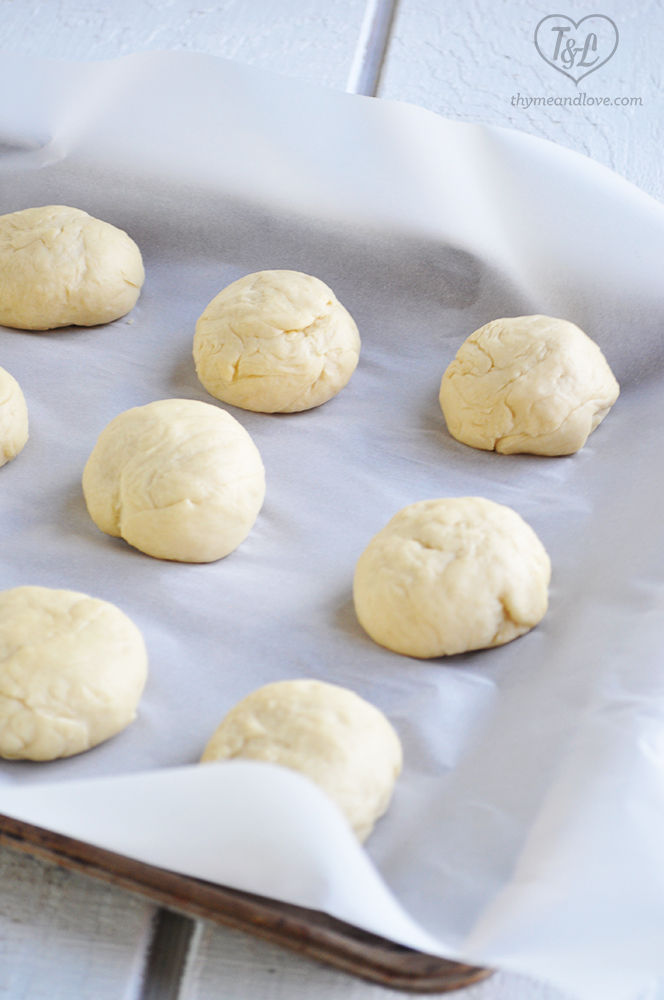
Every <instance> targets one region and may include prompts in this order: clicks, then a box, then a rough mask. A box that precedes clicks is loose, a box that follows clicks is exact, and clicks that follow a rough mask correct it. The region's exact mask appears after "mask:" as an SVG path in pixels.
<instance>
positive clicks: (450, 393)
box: [440, 316, 620, 455]
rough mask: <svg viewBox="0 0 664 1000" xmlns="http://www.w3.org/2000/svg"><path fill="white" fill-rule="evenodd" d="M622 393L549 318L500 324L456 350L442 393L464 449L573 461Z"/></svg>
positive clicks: (575, 337) (582, 340)
mask: <svg viewBox="0 0 664 1000" xmlns="http://www.w3.org/2000/svg"><path fill="white" fill-rule="evenodd" d="M619 391H620V389H619V386H618V383H617V382H616V379H615V378H614V376H613V372H612V371H611V369H610V368H609V365H608V363H607V361H606V358H605V357H604V355H603V354H602V352H601V350H600V349H599V347H598V346H597V344H595V343H594V341H592V340H591V339H590V337H588V336H586V334H585V333H583V331H582V330H580V329H579V328H578V326H575V325H574V324H573V323H568V322H567V321H566V320H562V319H553V318H551V317H549V316H517V317H515V318H511V319H498V320H494V321H493V322H491V323H487V324H486V325H485V326H483V327H481V328H480V329H479V330H476V331H475V333H473V334H471V335H470V337H468V339H467V340H465V341H464V343H463V344H462V345H461V347H460V348H459V350H458V352H457V355H456V358H455V359H454V361H453V362H452V363H451V364H450V366H449V367H448V368H447V370H446V372H445V374H444V375H443V379H442V382H441V386H440V405H441V408H442V410H443V414H444V416H445V421H446V423H447V427H448V430H449V432H450V434H451V435H452V437H455V438H456V439H457V440H458V441H461V442H463V444H468V445H471V447H473V448H481V449H483V450H485V451H497V452H500V453H502V454H505V455H513V454H516V453H518V452H528V453H530V454H534V455H571V454H573V453H574V452H576V451H578V450H579V449H580V448H582V447H583V445H584V444H585V443H586V441H587V439H588V436H589V434H591V433H592V431H594V430H595V428H596V427H597V425H598V424H599V423H600V422H601V421H602V420H603V419H604V417H605V416H606V414H607V413H608V412H609V410H610V408H611V407H612V406H613V404H614V403H615V401H616V399H617V398H618V393H619Z"/></svg>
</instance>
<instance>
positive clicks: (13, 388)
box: [0, 368, 28, 465]
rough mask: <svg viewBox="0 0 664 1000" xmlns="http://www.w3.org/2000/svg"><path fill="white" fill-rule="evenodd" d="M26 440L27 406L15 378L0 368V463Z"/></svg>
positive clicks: (8, 458)
mask: <svg viewBox="0 0 664 1000" xmlns="http://www.w3.org/2000/svg"><path fill="white" fill-rule="evenodd" d="M27 440H28V408H27V406H26V405H25V396H24V395H23V393H22V392H21V387H20V385H19V384H18V382H17V381H16V379H15V378H14V377H13V376H12V375H10V374H9V372H6V371H5V369H4V368H0V465H4V464H5V463H6V462H9V461H10V460H11V459H12V458H14V456H15V455H18V453H19V451H20V450H21V448H22V447H23V445H24V444H25V442H26V441H27Z"/></svg>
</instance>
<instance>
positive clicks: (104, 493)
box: [83, 399, 265, 563]
mask: <svg viewBox="0 0 664 1000" xmlns="http://www.w3.org/2000/svg"><path fill="white" fill-rule="evenodd" d="M83 493H84V495H85V502H86V504H87V507H88V512H89V514H90V517H91V518H92V520H93V521H94V522H95V524H96V525H97V527H98V528H101V530H102V531H105V532H106V534H107V535H114V536H115V537H116V538H124V540H125V541H126V542H129V544H130V545H133V546H134V548H137V549H140V551H141V552H146V553H147V554H148V555H150V556H156V557H157V558H158V559H175V560H177V561H179V562H193V563H202V562H213V561H214V560H215V559H221V558H222V556H226V555H228V553H229V552H232V551H233V549H235V548H237V546H238V545H239V544H240V542H242V541H244V539H245V538H246V537H247V535H248V534H249V531H250V530H251V527H252V525H253V523H254V521H255V520H256V517H257V516H258V512H259V510H260V509H261V506H262V503H263V498H264V497H265V471H264V469H263V463H262V461H261V457H260V455H259V453H258V448H257V447H256V445H255V444H254V442H253V441H252V440H251V438H250V437H249V434H248V433H247V432H246V431H245V429H244V427H242V426H241V425H240V424H239V423H238V422H237V420H235V418H234V417H232V416H231V415H230V413H226V412H225V410H220V409H219V408H218V407H217V406H211V405H210V404H209V403H201V402H198V401H197V400H195V399H161V400H158V401H157V402H156V403H148V404H147V406H136V407H134V408H133V409H131V410H125V412H124V413H121V414H120V415H119V416H117V417H115V419H114V420H111V422H110V424H108V426H107V427H106V428H105V429H104V430H103V431H102V433H101V434H100V435H99V439H98V441H97V443H96V445H95V446H94V448H93V450H92V454H91V455H90V458H89V459H88V461H87V464H86V466H85V469H84V471H83Z"/></svg>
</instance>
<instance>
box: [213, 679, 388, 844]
mask: <svg viewBox="0 0 664 1000" xmlns="http://www.w3.org/2000/svg"><path fill="white" fill-rule="evenodd" d="M232 757H239V758H246V759H249V760H262V761H267V762H269V763H271V764H281V765H282V766H283V767H290V768H293V770H295V771H301V772H302V773H303V774H306V775H307V777H309V778H311V779H312V780H313V781H315V782H316V783H317V784H318V785H320V787H321V788H322V789H323V790H324V791H325V792H327V794H328V795H329V796H330V798H332V799H334V801H335V802H336V803H337V805H338V806H339V807H340V808H341V810H342V811H343V812H344V813H345V814H346V817H347V819H348V821H349V823H350V825H351V826H352V827H353V829H354V830H355V833H356V834H357V836H358V837H359V839H360V840H365V839H366V838H367V837H368V836H369V834H370V833H371V831H372V829H373V825H374V823H375V822H376V820H377V819H378V818H379V817H380V816H382V815H383V813H384V812H385V810H386V809H387V807H388V805H389V803H390V798H391V796H392V789H393V787H394V782H395V781H396V779H397V776H398V774H399V772H400V771H401V744H400V742H399V737H398V736H397V734H396V733H395V731H394V729H393V728H392V726H391V725H390V723H389V722H388V720H387V719H386V718H385V716H384V715H383V713H382V712H381V711H380V710H379V709H377V708H375V707H374V706H373V705H370V704H369V702H367V701H364V699H363V698H360V697H359V695H356V694H355V693H354V692H353V691H348V690H347V689H346V688H342V687H337V686H336V685H334V684H325V683H323V682H322V681H312V680H296V681H277V682H276V683H274V684H266V685H265V687H262V688H259V689H258V690H257V691H254V692H253V693H252V694H250V695H248V696H247V697H246V698H244V699H243V700H242V701H240V702H239V703H238V704H237V705H236V706H235V708H232V709H231V711H230V712H229V713H228V715H227V716H226V718H225V719H224V720H223V722H222V723H221V725H220V726H219V728H218V729H217V731H216V732H215V734H214V736H213V737H212V739H211V740H210V742H209V743H208V745H207V747H206V748H205V752H204V754H203V756H202V757H201V760H202V761H211V760H228V759H230V758H232Z"/></svg>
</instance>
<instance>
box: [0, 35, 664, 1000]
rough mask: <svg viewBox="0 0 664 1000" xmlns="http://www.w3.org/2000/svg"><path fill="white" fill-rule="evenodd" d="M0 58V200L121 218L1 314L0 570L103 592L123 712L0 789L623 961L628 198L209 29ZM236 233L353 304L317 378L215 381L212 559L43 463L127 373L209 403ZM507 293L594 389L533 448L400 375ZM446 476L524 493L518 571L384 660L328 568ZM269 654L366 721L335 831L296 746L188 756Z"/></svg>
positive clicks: (39, 812) (634, 339)
mask: <svg viewBox="0 0 664 1000" xmlns="http://www.w3.org/2000/svg"><path fill="white" fill-rule="evenodd" d="M0 93H1V94H3V95H5V96H4V97H3V100H2V104H1V106H0V143H1V144H2V157H1V158H0V185H1V189H0V199H1V203H0V211H1V212H3V213H4V212H9V211H14V210H17V209H20V208H25V207H28V206H30V205H35V204H48V203H61V204H72V205H75V206H76V207H80V208H83V209H85V210H87V211H89V212H91V213H92V214H94V215H97V216H99V217H101V218H104V219H107V220H108V221H109V222H112V223H114V224H115V225H119V226H121V227H122V228H124V229H126V230H127V231H128V232H129V233H130V235H132V236H133V237H134V239H136V241H137V242H138V243H139V245H140V247H141V249H142V251H143V254H144V258H145V263H146V270H147V275H148V277H147V281H146V285H145V288H144V291H143V293H142V295H141V298H140V299H139V303H138V305H137V307H136V309H135V310H134V311H133V312H132V314H131V315H130V316H129V317H126V318H124V319H121V320H119V321H117V322H116V323H114V324H111V325H109V326H108V327H101V328H96V329H91V330H78V329H72V330H66V331H56V332H52V333H46V334H31V333H23V332H17V331H0V364H2V366H3V367H5V368H7V370H8V371H10V372H11V373H12V374H13V375H14V376H15V377H16V378H17V379H18V380H19V382H20V384H21V385H22V387H23V389H24V392H25V395H26V398H27V401H28V407H29V411H30V418H31V437H30V441H29V442H28V445H27V446H26V448H25V449H24V451H23V453H22V454H21V455H20V456H19V457H18V458H17V459H16V460H15V461H14V462H12V463H11V464H10V465H8V466H6V467H5V468H3V469H2V470H1V473H0V475H1V478H2V490H1V491H0V502H1V503H2V516H1V518H0V566H1V567H2V587H4V588H6V587H13V586H18V585H20V584H25V583H32V584H40V585H44V586H52V587H67V588H70V589H75V590H82V591H85V592H87V593H90V594H93V595H95V596H98V597H102V598H105V599H107V600H111V601H113V602H114V603H116V604H118V605H119V606H120V607H121V608H123V610H124V611H126V612H127V613H128V614H129V615H130V616H131V617H132V618H133V620H134V621H135V622H136V623H137V624H138V625H139V627H140V628H141V629H142V630H143V633H144V635H145V638H146V641H147V644H148V650H149V655H150V662H151V675H150V680H149V683H148V686H147V689H146V692H145V696H144V698H143V701H142V704H141V709H140V714H139V718H138V719H137V721H136V722H135V723H134V724H133V725H132V726H131V727H130V728H129V729H128V730H126V731H125V733H123V734H121V735H120V736H118V737H117V738H116V739H114V740H112V741H110V742H109V743H107V744H104V745H103V746H101V747H98V748H96V749H94V750H93V751H91V752H89V753H88V754H85V755H82V756H80V757H77V758H71V759H69V760H67V761H60V762H54V763H52V764H39V765H35V764H29V763H3V764H2V765H0V812H4V813H6V814H9V815H13V816H16V817H17V818H21V819H25V820H28V821H30V822H33V823H36V824H38V825H42V826H46V827H49V828H51V829H54V830H56V831H57V832H61V833H65V834H69V835H71V836H74V837H77V838H79V839H83V840H88V841H89V842H91V843H96V844H98V845H99V846H102V847H106V848H108V849H110V850H115V851H119V852H121V853H126V854H128V855H130V856H133V857H136V858H139V859H140V860H144V861H148V862H150V863H153V864H157V865H161V866H163V867H167V868H172V869H173V870H176V871H181V872H183V873H184V874H191V875H196V876H198V877H202V878H209V879H210V880H213V881H214V880H217V881H219V882H221V883H223V884H227V885H231V886H235V887H237V888H241V889H245V890H248V891H252V892H257V893H260V894H264V895H272V896H274V897H275V898H280V899H284V900H286V901H288V902H294V903H297V904H300V905H305V906H311V907H313V908H318V909H324V910H326V911H327V912H329V913H331V914H333V915H334V916H337V917H340V918H341V919H344V920H347V921H349V922H351V923H355V924H357V925H359V926H362V927H365V928H366V929H368V930H372V931H374V932H376V933H379V934H383V935H385V936H388V937H391V938H393V939H394V940H397V941H400V942H402V943H404V944H409V945H413V946H415V947H420V948H422V949H423V950H429V951H432V952H434V953H439V954H443V955H445V956H447V957H451V958H459V959H461V960H467V961H470V962H473V963H479V964H491V965H496V966H499V967H503V968H508V969H514V970H516V971H521V972H525V973H528V974H531V975H533V976H535V977H536V978H540V979H543V980H547V981H550V982H552V983H554V984H555V985H557V986H559V987H560V988H561V989H564V990H567V991H568V992H570V993H572V994H573V995H576V996H578V997H580V998H582V1000H599V998H600V997H601V998H602V1000H614V998H615V1000H622V998H625V1000H627V998H634V997H636V996H637V995H638V994H639V992H640V991H641V990H643V989H644V988H645V987H646V986H647V985H648V983H649V982H650V981H651V980H652V978H653V977H655V976H657V975H661V974H664V956H663V955H662V948H661V927H662V922H663V918H664V891H663V890H664V847H663V846H662V845H664V801H663V799H664V736H663V733H664V727H663V725H662V723H663V721H664V697H663V695H664V669H663V668H662V646H663V645H664V642H663V639H662V636H663V635H664V630H663V628H662V626H663V625H664V613H663V602H662V575H663V570H662V566H664V560H663V559H662V547H663V546H662V532H661V530H660V523H661V514H660V511H661V499H660V497H661V483H660V479H661V477H662V473H661V471H660V470H661V461H660V458H659V456H660V453H661V448H662V438H663V436H664V435H663V430H662V418H661V396H662V390H661V377H662V362H663V361H664V349H663V344H662V327H663V321H664V284H663V283H662V280H661V274H662V263H663V261H664V209H663V208H662V207H661V206H660V205H658V204H657V203H656V202H654V201H652V200H651V199H649V198H648V197H647V196H645V195H643V194H642V193H641V192H639V191H638V190H637V189H635V188H633V187H631V186H630V185H629V184H627V183H626V182H624V181H622V180H621V179H619V178H618V177H616V176H615V175H613V174H611V173H610V172H608V171H606V170H605V169H603V168H601V167H599V166H598V165H596V164H594V163H592V162H591V161H589V160H586V159H584V158H582V157H580V156H578V155H576V154H573V153H571V152H568V151H566V150H564V149H562V148H560V147H557V146H554V145H552V144H550V143H546V142H543V141H540V140H536V139H532V138H530V137H527V136H525V135H521V134H519V133H515V132H509V131H506V130H500V129H495V128H483V127H480V126H466V125H460V124H456V123H452V122H448V121H445V120H444V119H441V118H439V117H437V116H435V115H433V114H431V113H428V112H425V111H423V110H421V109H417V108H413V107H409V106H406V105H399V104H392V103H389V102H379V101H374V100H372V99H367V98H360V97H351V96H348V95H342V94H337V93H334V92H328V91H325V90H322V89H318V88H315V87H311V86H307V87H306V88H303V87H302V86H301V85H299V84H297V83H296V82H294V81H290V80H286V79H280V78H278V77H274V76H272V75H269V74H265V73H262V72H259V71H257V70H254V69H250V68H246V67H241V66H237V65H234V64H233V63H229V62H225V61H223V60H217V59H214V58H211V57H205V56H195V55H191V54H188V53H150V54H144V55H137V56H129V57H126V58H124V59H121V60H117V61H113V62H109V63H91V64H73V63H69V64H66V63H55V62H49V61H38V60H32V59H27V58H26V57H23V56H17V55H15V54H10V53H5V54H3V57H2V63H1V66H0ZM9 94H11V99H9V97H8V96H7V95H9ZM272 267H284V268H294V269H298V270H304V271H307V272H309V273H313V274H316V275H318V276H319V277H321V278H322V279H323V280H324V281H326V282H327V283H328V284H330V285H331V287H332V288H334V290H335V291H336V293H337V295H338V296H339V298H340V299H341V301H342V302H343V303H344V304H345V305H346V306H347V308H348V309H349V310H350V311H351V313H352V314H353V315H354V317H355V319H356V321H357V322H358V326H359V328H360V332H361V335H362V340H363V349H362V356H361V361H360V366H359V367H358V370H357V371H356V373H355V374H354V376H353V378H352V379H351V382H350V383H349V385H348V386H347V387H346V388H345V389H344V390H343V392H342V393H340V394H339V396H337V397H336V398H335V399H334V400H331V401H330V402H329V403H327V404H325V405H324V406H323V407H321V408H319V409H316V410H312V411H308V412H305V413H302V414H294V415H264V414H251V413H246V412H244V411H239V410H234V409H233V408H230V407H229V410H230V411H231V412H232V413H233V414H234V415H235V416H236V417H237V418H238V419H239V420H240V422H241V423H242V424H243V425H244V426H245V427H246V428H247V430H248V431H249V432H250V434H251V435H252V436H253V438H254V440H255V442H256V444H257V445H258V448H259V450H260V451H261V454H262V457H263V460H264V462H265V465H266V474H267V483H268V492H267V497H266V502H265V505H264V508H263V510H262V512H261V514H260V515H259V518H258V521H257V523H256V526H255V527H254V529H253V531H252V532H251V534H250V536H249V538H248V539H247V540H246V541H245V542H244V543H243V545H242V546H241V547H240V548H239V549H238V550H236V552H235V553H233V554H231V555H230V556H229V557H227V558H226V559H224V560H222V561H220V562H219V563H214V564H210V565H208V566H185V565H179V564H171V563H163V562H159V561H157V560H152V559H150V558H149V557H147V556H143V555H142V554H140V553H138V552H136V551H135V550H133V549H130V548H129V547H128V546H126V545H125V544H124V543H123V542H121V541H119V540H114V539H110V538H108V537H107V536H104V535H102V534H101V533H100V532H98V531H97V529H96V528H95V526H94V525H93V524H92V522H91V521H90V520H89V518H88V517H87V514H86V511H85V506H84V503H83V498H82V495H81V491H80V475H81V472H82V468H83V465H84V463H85V460H86V459H87V456H88V454H89V452H90V450H91V448H92V446H93V444H94V441H95V440H96V437H97V435H98V433H99V432H100V431H101V429H102V428H103V427H104V426H105V424H106V423H107V422H108V421H109V420H110V419H111V418H112V417H113V416H115V415H116V414H117V413H118V412H120V411H121V410H123V409H126V408H127V407H129V406H135V405H141V404H143V403H147V402H150V401H151V400H153V399H159V398H166V397H170V396H179V397H186V398H196V399H203V400H205V401H207V402H214V401H213V400H211V398H210V397H209V396H208V395H207V394H206V393H205V391H204V390H203V388H202V386H200V384H199V383H198V381H197V379H196V376H195V372H194V368H193V362H192V360H191V340H192V337H193V328H194V324H195V321H196V319H197V317H198V316H199V315H200V313H201V312H202V310H203V308H204V307H205V305H207V303H208V302H209V300H210V299H211V298H212V297H213V296H214V295H215V294H216V293H217V292H218V291H219V290H220V289H221V288H222V287H223V286H224V285H225V284H227V283H228V282H229V281H232V280H234V279H235V278H237V277H239V276H240V275H241V274H244V273H247V272H250V271H254V270H259V269H263V268H272ZM532 312H544V313H547V314H550V315H557V316H562V317H564V318H566V319H569V320H572V321H573V322H576V323H578V324H579V325H580V326H581V327H582V328H583V329H585V330H586V332H587V333H588V334H589V335H590V336H592V337H593V338H594V339H595V340H596V341H597V342H598V343H599V344H600V346H601V347H602V349H603V350H604V352H605V353H606V355H607V357H608V359H609V361H610V363H611V365H612V367H613V369H614V371H615V373H616V376H617V377H618V379H619V381H620V382H621V385H622V394H621V397H620V400H619V402H618V403H617V404H616V407H615V408H614V410H613V411H612V412H611V414H610V415H609V417H608V418H607V419H606V421H605V422H604V423H603V424H602V425H601V427H600V428H599V429H598V430H597V431H596V432H595V433H594V434H593V436H592V437H591V438H590V440H589V442H588V444H587V446H586V447H585V448H584V449H583V451H582V452H580V453H579V454H578V455H576V456H570V457H567V458H556V459H544V458H538V457H533V456H500V455H494V454H487V453H482V452H478V451H475V450H473V449H469V448H466V447H464V446H463V445H461V444H459V443H457V442H455V441H453V440H452V439H451V438H450V437H449V435H448V434H447V432H446V430H445V426H444V422H443V419H442V415H441V413H440V410H439V407H438V402H437V392H438V386H439V381H440V376H441V375H442V372H443V370H444V369H445V367H446V366H447V364H448V363H449V361H450V360H451V358H452V357H453V356H454V353H455V351H456V349H457V347H458V345H459V343H460V342H461V341H462V340H463V339H464V338H465V337H466V336H467V335H468V334H469V333H471V332H472V331H473V330H474V329H476V328H477V327H478V326H480V325H481V324H482V323H484V322H487V321H488V320H490V319H494V318H496V317H498V316H503V315H518V314H525V313H532ZM445 495H450V496H463V495H482V496H486V497H489V498H490V499H492V500H495V501H498V502H500V503H506V504H508V505H510V506H512V507H514V509H516V510H517V511H518V512H519V513H520V514H521V515H522V516H523V517H524V518H525V519H526V520H527V521H528V522H529V523H530V524H531V525H532V526H533V528H534V529H535V530H536V531H537V533H538V534H539V536H540V538H541V539H542V541H543V542H544V544H545V546H546V548H547V550H548V551H549V554H550V555H551V558H552V563H553V582H552V590H551V606H550V610H549V613H548V615H547V617H546V618H545V620H544V621H543V622H542V624H541V625H540V626H538V628H536V629H535V630H533V631H532V632H531V633H529V634H528V635H526V636H524V637H522V638H520V639H519V640H517V641H515V642H513V643H510V644H509V645H507V646H505V647H502V648H500V649H495V650H488V651H481V652H478V653H473V654H469V655H466V656H459V657H453V658H449V659H447V660H440V661H431V662H420V661H416V660H412V659H410V658H405V657H400V656H398V655H396V654H392V653H390V652H388V651H386V650H383V649H380V648H379V647H377V646H375V645H374V644H373V643H372V642H371V641H370V640H369V639H368V638H367V637H366V636H365V635H364V633H363V632H362V630H361V629H360V627H359V625H358V624H357V622H356V620H355V617H354V614H353V609H352V602H351V583H352V575H353V569H354V565H355V561H356V559H357V557H358V556H359V554H360V552H361V551H362V549H363V548H364V546H365V545H366V543H367V542H368V540H369V538H370V537H371V536H372V535H373V534H374V533H375V532H376V531H377V530H379V529H380V528H381V527H382V526H383V525H384V524H385V522H386V521H387V520H388V519H389V517H391V516H392V514H394V513H395V512H396V511H397V510H398V509H400V508H401V507H403V506H405V505H406V504H408V503H411V502H413V501H415V500H421V499H426V498H430V497H434V496H445ZM296 676H308V677H317V678H321V679H325V680H328V681H330V682H332V683H337V684H342V685H345V686H348V687H350V688H352V689H353V690H355V691H357V692H358V693H359V694H360V695H362V696H363V697H365V698H367V699H368V700H370V701H372V702H373V703H375V704H376V705H378V706H379V707H380V708H381V709H383V711H385V712H386V714H387V715H388V716H389V717H390V719H391V720H392V721H393V723H394V724H395V726H396V728H397V729H398V731H399V733H400V736H401V738H402V741H403V744H404V751H405V759H406V765H405V768H404V773H403V776H402V778H401V779H400V781H399V783H398V786H397V789H396V794H395V798H394V801H393V804H392V807H391V809H390V812H389V814H388V816H387V817H386V818H385V819H384V820H382V821H381V822H380V823H379V825H378V828H377V830H376V832H375V834H374V835H373V837H372V838H371V840H370V841H369V843H368V845H367V853H365V852H363V851H362V850H361V849H360V848H359V847H358V846H357V844H356V843H355V841H354V840H353V838H352V836H351V835H350V833H349V832H348V830H347V829H346V827H345V825H344V822H343V820H342V818H341V817H340V816H338V815H337V813H336V811H335V810H334V807H333V806H332V805H331V804H329V803H328V802H327V801H326V800H325V798H324V797H323V796H322V794H320V793H319V792H318V790H317V789H316V788H315V787H314V786H311V785H310V784H309V783H308V782H307V781H306V779H304V778H301V777H300V776H298V775H293V774H290V773H288V772H282V771H280V770H278V769H275V768H270V767H268V766H261V765H251V764H240V763H238V764H233V765H219V766H212V765H211V766H208V767H205V768H200V769H199V768H197V767H195V766H189V765H194V762H195V761H196V760H197V759H198V756H199V755H200V752H201V750H202V748H203V747H204V745H205V743H206V742H207V739H208V738H209V735H210V734H211V732H212V731H213V730H214V728H215V727H216V725H217V723H218V721H219V719H220V718H221V717H222V715H223V714H224V713H225V712H226V711H227V710H228V708H229V707H230V706H231V705H232V704H234V703H235V702H236V701H237V700H238V699H239V698H241V697H242V696H243V695H245V694H246V693H248V692H249V691H250V690H252V689H254V688H255V687H257V686H258V685H260V684H263V683H266V682H268V681H272V680H277V679H280V678H289V677H296Z"/></svg>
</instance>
